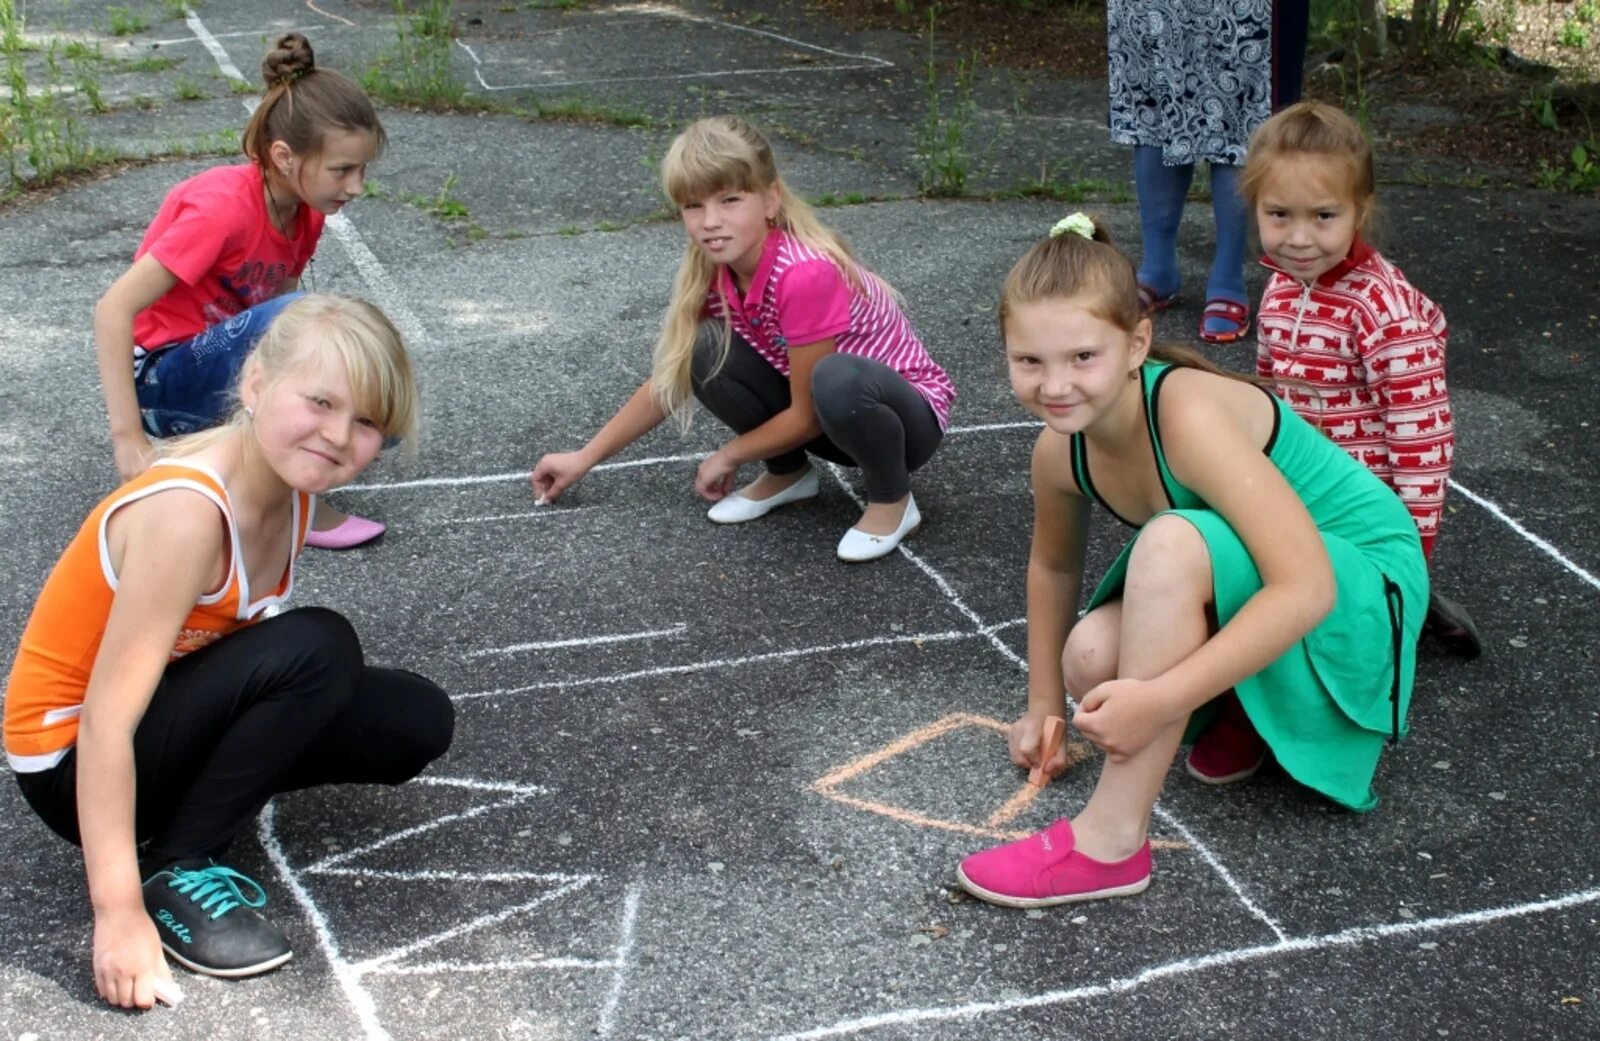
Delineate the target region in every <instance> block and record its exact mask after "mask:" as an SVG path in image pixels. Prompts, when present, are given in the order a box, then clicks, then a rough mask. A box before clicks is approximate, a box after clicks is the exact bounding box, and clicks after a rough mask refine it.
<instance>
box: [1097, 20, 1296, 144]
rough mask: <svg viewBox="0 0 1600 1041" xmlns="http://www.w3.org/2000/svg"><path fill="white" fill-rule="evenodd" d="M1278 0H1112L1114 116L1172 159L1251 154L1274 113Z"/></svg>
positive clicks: (1118, 130) (1121, 131)
mask: <svg viewBox="0 0 1600 1041" xmlns="http://www.w3.org/2000/svg"><path fill="white" fill-rule="evenodd" d="M1272 12H1273V0H1220V2H1217V0H1108V3H1107V4H1106V31H1107V38H1106V45H1107V56H1108V68H1107V77H1108V80H1109V83H1110V89H1111V99H1110V100H1111V104H1110V113H1109V125H1110V128H1111V139H1112V140H1113V141H1115V142H1117V143H1118V144H1124V145H1146V146H1149V147H1152V148H1159V149H1161V157H1162V161H1163V162H1164V163H1166V165H1168V166H1183V165H1187V164H1190V163H1195V162H1199V161H1202V160H1204V161H1206V162H1210V163H1227V164H1229V165H1232V166H1237V165H1240V164H1241V163H1243V162H1244V156H1245V150H1246V148H1247V147H1248V146H1249V143H1250V135H1251V134H1253V133H1255V130H1256V128H1257V127H1259V126H1260V125H1261V124H1262V123H1263V122H1265V121H1266V119H1267V117H1268V116H1270V115H1271V114H1272V93H1273V92H1272V73H1273V69H1272V57H1273V55H1272Z"/></svg>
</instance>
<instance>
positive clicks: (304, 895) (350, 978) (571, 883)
mask: <svg viewBox="0 0 1600 1041" xmlns="http://www.w3.org/2000/svg"><path fill="white" fill-rule="evenodd" d="M342 20H343V19H341V21H342ZM184 22H185V24H186V25H187V26H188V27H189V30H190V32H192V33H193V34H194V38H195V39H196V40H198V41H199V42H200V44H201V45H202V46H203V47H205V49H206V51H207V52H209V53H210V54H211V56H212V58H213V60H214V61H215V62H216V64H217V67H218V69H219V70H220V71H221V72H222V74H223V75H224V76H226V77H227V78H229V79H232V80H236V81H238V82H241V83H248V82H249V81H248V80H246V78H245V77H244V75H243V74H242V73H241V72H240V71H239V69H238V67H237V66H236V65H234V63H233V61H232V59H231V58H230V56H229V55H228V52H227V50H226V48H224V47H223V46H222V44H221V43H220V42H219V41H218V40H217V38H216V37H215V36H213V35H212V34H211V32H210V31H209V30H208V29H207V28H206V26H205V23H204V22H202V21H201V20H200V17H199V16H198V15H197V14H195V12H194V10H193V9H192V8H190V7H187V6H185V7H184ZM246 35H251V36H259V35H261V34H256V33H251V34H246ZM255 105H256V102H255V101H254V100H247V101H245V102H244V107H245V109H246V111H252V112H253V111H254V109H255ZM327 227H328V228H329V229H330V230H332V231H333V232H334V235H335V237H336V238H337V239H338V240H339V243H340V245H341V246H343V247H344V249H345V253H346V255H347V256H348V257H349V259H350V260H351V262H352V263H353V264H354V265H355V267H356V269H357V271H358V272H359V273H360V275H361V277H362V280H363V281H364V282H365V283H366V285H367V288H368V290H369V292H370V293H371V294H372V295H373V296H374V297H376V298H377V302H378V304H379V305H380V306H381V307H383V308H384V310H385V311H386V312H387V313H388V314H389V315H390V316H391V317H392V318H393V319H394V321H395V323H396V325H398V326H399V327H400V329H401V330H402V332H403V333H404V334H405V335H406V336H407V337H408V339H410V341H411V342H412V344H413V345H416V346H418V347H423V346H426V345H428V344H429V343H430V342H431V339H430V337H429V336H428V332H427V329H426V327H425V326H424V325H423V324H422V322H421V321H420V320H419V319H418V318H417V316H416V315H415V314H414V313H413V312H412V310H411V308H410V306H409V305H408V304H407V303H406V302H405V299H404V297H403V296H402V295H401V293H400V291H399V288H398V287H397V286H396V285H395V283H394V281H393V279H391V278H390V277H389V273H388V271H387V269H385V268H384V266H383V264H382V262H380V261H379V260H378V258H377V256H376V255H375V254H374V253H373V252H372V250H371V249H370V248H368V246H367V244H366V242H365V241H364V240H363V239H362V237H361V235H360V233H359V232H358V231H357V230H356V228H355V226H354V225H353V224H351V223H350V221H349V220H348V219H347V218H345V217H344V215H343V214H335V215H334V216H333V217H331V218H329V220H328V222H327ZM415 783H423V784H457V785H461V786H465V787H477V788H482V789H486V790H497V791H513V792H515V793H516V794H515V795H514V796H513V797H512V798H510V799H506V800H502V801H500V802H498V803H495V804H492V805H491V806H487V807H480V808H478V809H475V810H473V811H469V812H467V813H464V814H454V815H449V816H446V817H443V818H439V819H437V820H435V821H433V822H431V823H429V824H425V825H419V826H417V827H415V828H411V829H406V830H404V831H402V832H398V833H395V834H392V835H390V836H388V837H386V838H385V839H382V840H379V841H378V842H376V843H372V844H369V845H368V846H365V847H362V848H361V849H360V850H354V851H351V852H349V853H347V854H343V855H341V856H340V857H337V858H329V859H325V860H323V861H321V862H319V863H318V864H314V865H312V866H311V867H309V868H305V869H302V871H303V873H304V874H315V873H318V872H319V871H320V872H321V873H324V874H351V873H361V874H372V875H373V877H384V878H390V879H394V878H397V877H409V878H412V879H418V878H424V877H428V875H427V873H418V872H412V873H409V874H408V873H394V872H389V873H372V872H366V871H362V870H361V869H340V868H339V867H338V866H337V863H338V862H339V861H342V860H348V859H350V858H352V857H354V856H357V855H359V854H360V853H363V852H371V851H372V850H375V849H377V848H379V847H381V846H383V845H387V844H389V843H391V842H396V841H399V840H400V839H401V838H404V837H408V836H410V835H414V834H419V833H421V832H424V831H428V830H432V829H434V828H437V827H441V826H443V825H444V824H446V823H450V822H453V821H455V820H462V819H467V818H470V817H474V816H477V815H479V814H480V813H485V812H490V811H491V810H493V809H503V808H507V807H509V806H512V805H515V804H516V803H518V802H521V801H524V800H526V799H527V798H530V797H532V796H533V795H535V794H541V793H542V792H543V789H539V788H536V787H532V786H517V785H504V784H498V783H494V782H479V781H469V780H462V779H451V778H419V779H417V781H416V782H415ZM275 821H276V811H275V808H274V806H273V805H272V804H271V803H270V802H269V803H268V804H267V806H266V807H265V808H264V809H263V810H262V813H261V816H260V818H259V821H258V831H259V837H260V841H261V845H262V847H263V848H264V849H265V850H266V851H267V854H268V857H269V858H270V859H271V860H272V862H273V865H274V866H275V867H276V868H277V869H278V872H279V874H280V875H282V877H283V878H284V880H285V882H286V883H287V885H288V886H289V889H290V892H291V894H292V895H293V896H294V898H295V901H296V903H298V904H299V905H300V907H301V910H302V911H303V912H304V913H305V914H306V916H307V918H308V919H309V920H310V921H311V923H312V928H313V929H314V930H315V932H316V934H317V939H318V943H319V944H320V946H321V947H322V949H323V953H324V954H325V956H326V957H327V958H328V962H329V964H330V966H332V968H333V972H334V978H335V979H336V980H337V981H338V983H339V985H340V987H341V989H342V990H343V991H344V993H345V997H346V999H347V1000H348V1001H349V1002H350V1005H351V1007H352V1009H353V1010H354V1011H355V1013H356V1018H357V1020H358V1021H359V1022H360V1024H361V1028H362V1031H363V1033H364V1034H365V1035H366V1037H367V1038H368V1041H389V1039H390V1034H389V1033H388V1031H387V1030H386V1029H385V1028H384V1027H383V1025H382V1023H381V1022H380V1021H379V1019H378V1009H377V1004H376V1002H375V1001H374V1000H373V998H372V995H371V993H370V992H368V991H367V989H366V987H365V986H364V985H363V984H362V977H363V976H364V975H368V974H374V973H379V972H383V971H386V966H388V965H389V963H391V962H395V961H399V960H400V959H402V958H404V957H407V956H409V955H411V954H415V953H417V952H418V951H421V950H424V949H426V948H428V947H432V946H435V945H437V944H439V943H442V942H444V941H446V940H449V939H453V938H455V937H456V936H460V935H464V934H465V933H468V932H471V931H474V930H477V929H482V928H485V927H487V926H491V925H495V924H498V923H499V922H501V921H504V920H505V919H508V918H511V917H513V916H515V915H518V914H522V913H525V912H527V911H531V910H533V909H535V908H537V907H540V906H542V905H544V904H546V903H549V902H551V901H553V900H556V899H559V898H560V897H562V896H565V895H568V894H570V893H572V892H575V891H576V890H578V889H581V888H583V887H584V886H586V885H588V884H589V883H590V882H591V881H592V880H593V878H594V876H572V877H565V876H556V875H533V876H528V877H522V878H518V879H517V880H518V881H529V880H535V879H536V880H538V881H546V882H549V881H554V882H556V883H557V887H556V888H555V889H554V890H552V891H550V892H547V893H545V894H542V895H541V896H540V897H538V898H536V899H534V900H531V901H528V902H525V903H522V904H518V905H515V906H512V907H507V908H503V909H501V910H500V911H497V912H493V913H491V914H488V915H483V916H480V917H478V918H476V919H473V920H472V921H470V922H466V923H463V924H461V925H458V926H455V927H453V928H451V929H448V930H445V931H444V932H442V933H437V934H435V935H433V936H431V937H425V938H423V939H422V940H419V941H415V942H413V943H411V944H408V945H406V946H405V947H402V948H397V949H395V950H392V951H390V952H388V953H387V954H384V955H380V956H378V957H375V958H371V959H368V960H367V961H364V962H360V963H356V964H351V963H349V962H347V961H346V960H345V959H344V958H343V956H342V955H341V954H340V951H339V945H338V942H337V940H336V939H335V937H334V933H333V930H332V929H331V927H330V926H329V924H328V921H327V917H326V916H325V915H324V914H323V913H322V910H321V908H319V907H318V906H317V904H316V902H315V901H314V900H313V899H312V897H311V894H310V892H309V891H308V890H307V888H306V885H305V883H304V881H303V878H302V876H301V875H297V874H296V872H295V869H294V866H293V865H292V864H290V863H289V860H288V857H287V855H286V854H285V853H284V851H283V848H282V845H281V843H280V842H279V840H278V837H277V833H276V830H275V828H274V824H275ZM506 874H507V873H487V874H485V873H479V874H476V875H471V874H463V875H462V876H461V878H460V880H463V881H465V880H471V881H475V882H504V881H509V880H510V879H508V878H506V877H505V876H506ZM513 874H516V873H513ZM433 877H437V873H434V875H433ZM639 900H640V889H639V887H638V886H637V885H635V886H632V887H630V888H629V890H628V893H627V896H626V898H625V901H624V907H623V928H622V938H621V941H620V942H619V945H618V948H617V953H616V955H615V957H614V958H613V959H611V960H610V961H583V960H580V959H545V960H530V961H528V962H526V963H518V967H520V968H551V969H578V968H591V969H606V968H609V969H612V970H613V972H614V976H613V980H612V983H611V987H610V989H609V990H608V992H607V998H606V1002H605V1004H604V1005H603V1006H602V1009H601V1016H600V1022H599V1025H598V1026H597V1027H596V1034H597V1035H598V1036H599V1037H601V1038H606V1037H609V1036H610V1034H611V1029H612V1024H613V1023H614V1021H615V1015H616V1008H617V1003H618V1001H619V999H620V996H621V993H622V987H623V981H624V976H625V974H626V971H627V968H628V965H629V959H630V957H631V951H632V947H633V930H634V924H635V922H636V921H637V918H638V907H639ZM429 968H431V969H432V970H433V971H447V970H448V971H456V970H454V969H452V968H451V967H450V963H435V964H434V965H433V966H430V967H429ZM387 971H394V970H392V969H389V970H387ZM412 971H421V967H412ZM465 971H481V967H479V966H468V967H467V968H466V970H465Z"/></svg>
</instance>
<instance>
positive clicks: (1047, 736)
mask: <svg viewBox="0 0 1600 1041" xmlns="http://www.w3.org/2000/svg"><path fill="white" fill-rule="evenodd" d="M1066 733H1067V721H1066V720H1065V719H1063V718H1061V717H1060V716H1047V717H1046V718H1045V721H1044V735H1043V737H1041V738H1040V740H1039V765H1038V766H1036V767H1034V768H1033V769H1032V770H1030V771H1028V783H1029V784H1031V785H1034V786H1036V787H1039V788H1043V787H1044V786H1045V785H1047V784H1049V783H1050V775H1049V774H1047V773H1045V772H1044V766H1045V764H1046V763H1048V762H1049V761H1050V759H1051V757H1053V756H1054V755H1055V754H1056V751H1057V750H1058V749H1059V748H1060V747H1061V739H1062V738H1063V737H1064V736H1066Z"/></svg>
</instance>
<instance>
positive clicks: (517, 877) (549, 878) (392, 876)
mask: <svg viewBox="0 0 1600 1041" xmlns="http://www.w3.org/2000/svg"><path fill="white" fill-rule="evenodd" d="M317 874H319V875H331V876H334V877H336V878H363V879H378V880H384V881H391V882H554V883H558V884H560V883H566V882H577V881H580V880H586V879H588V878H589V876H588V875H568V874H564V873H562V872H559V871H481V872H479V871H429V870H418V871H399V870H391V869H388V868H357V867H325V868H321V869H319V870H318V871H317Z"/></svg>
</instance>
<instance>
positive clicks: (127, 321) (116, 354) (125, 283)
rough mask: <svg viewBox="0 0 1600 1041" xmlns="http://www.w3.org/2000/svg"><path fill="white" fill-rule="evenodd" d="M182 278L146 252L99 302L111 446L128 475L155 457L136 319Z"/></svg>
mask: <svg viewBox="0 0 1600 1041" xmlns="http://www.w3.org/2000/svg"><path fill="white" fill-rule="evenodd" d="M177 284H178V278H177V276H176V275H174V274H173V273H172V272H170V271H168V270H167V269H166V268H164V267H162V266H161V262H160V261H158V260H157V259H156V258H155V257H153V256H151V255H150V254H148V253H147V254H145V255H144V256H142V257H140V258H139V259H138V260H136V261H134V262H133V266H132V267H130V268H128V270H127V271H124V272H123V273H122V276H121V277H120V278H118V279H117V280H116V281H115V282H113V283H111V287H110V288H109V289H107V290H106V291H105V294H104V295H103V296H101V297H100V301H99V303H97V304H95V307H94V343H95V354H96V356H97V357H98V360H99V363H100V386H101V389H102V390H103V391H104V393H105V396H106V413H107V414H108V415H109V417H110V419H111V447H112V451H113V453H114V454H115V456H116V462H117V472H118V473H120V474H121V475H122V477H123V479H124V480H126V479H128V478H130V477H133V476H135V475H136V474H138V473H139V472H140V471H142V470H143V469H144V468H145V466H146V465H147V464H148V463H149V452H150V440H149V438H147V437H146V436H145V433H144V427H143V426H142V424H141V423H140V421H139V400H138V398H137V396H136V395H135V394H134V390H133V346H134V344H133V319H134V316H136V315H137V314H138V313H139V312H140V311H143V310H144V309H145V308H147V307H149V306H150V305H151V304H153V303H155V302H156V301H157V300H159V299H161V298H162V297H163V296H165V295H166V294H167V292H168V291H169V290H171V289H172V287H173V286H175V285H177Z"/></svg>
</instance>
